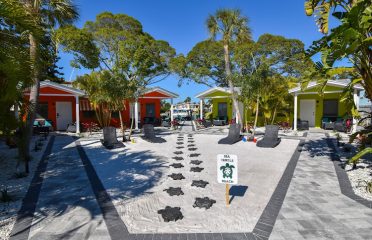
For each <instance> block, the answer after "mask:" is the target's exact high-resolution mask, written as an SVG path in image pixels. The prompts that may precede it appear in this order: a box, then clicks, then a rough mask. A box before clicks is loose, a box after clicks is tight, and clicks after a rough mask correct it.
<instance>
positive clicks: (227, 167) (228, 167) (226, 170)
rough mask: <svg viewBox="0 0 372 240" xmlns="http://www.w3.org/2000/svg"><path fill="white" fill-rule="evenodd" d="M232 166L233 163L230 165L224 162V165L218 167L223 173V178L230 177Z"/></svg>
mask: <svg viewBox="0 0 372 240" xmlns="http://www.w3.org/2000/svg"><path fill="white" fill-rule="evenodd" d="M233 168H235V167H234V165H230V164H228V163H226V164H225V166H222V167H220V170H221V171H222V174H223V178H230V179H232V175H233Z"/></svg>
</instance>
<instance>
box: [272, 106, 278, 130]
mask: <svg viewBox="0 0 372 240" xmlns="http://www.w3.org/2000/svg"><path fill="white" fill-rule="evenodd" d="M277 107H278V106H277V105H275V108H274V113H273V117H272V119H271V125H273V124H274V120H275V118H276V109H277Z"/></svg>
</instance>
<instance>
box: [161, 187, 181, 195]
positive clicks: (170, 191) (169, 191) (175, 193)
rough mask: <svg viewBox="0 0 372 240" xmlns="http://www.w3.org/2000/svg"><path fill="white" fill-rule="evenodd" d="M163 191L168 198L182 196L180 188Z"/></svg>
mask: <svg viewBox="0 0 372 240" xmlns="http://www.w3.org/2000/svg"><path fill="white" fill-rule="evenodd" d="M164 191H166V192H167V193H168V194H169V195H170V196H175V195H177V196H179V195H183V192H182V190H181V188H180V187H176V188H174V187H170V188H168V189H164Z"/></svg>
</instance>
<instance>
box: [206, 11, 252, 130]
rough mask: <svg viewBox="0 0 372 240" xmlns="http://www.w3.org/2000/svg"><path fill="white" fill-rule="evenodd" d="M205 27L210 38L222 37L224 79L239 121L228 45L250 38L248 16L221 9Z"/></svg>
mask: <svg viewBox="0 0 372 240" xmlns="http://www.w3.org/2000/svg"><path fill="white" fill-rule="evenodd" d="M207 27H208V30H209V33H210V35H211V38H212V39H216V38H217V36H218V35H220V36H221V38H222V43H223V49H224V59H225V73H226V80H227V83H228V86H229V89H230V91H231V96H232V101H233V105H234V109H235V112H236V113H237V115H238V120H239V123H240V124H241V125H242V123H243V120H242V116H241V113H240V110H239V105H238V100H237V95H236V92H235V90H234V83H233V79H232V71H231V63H230V47H231V45H232V43H234V42H243V41H248V40H251V30H250V28H249V27H248V18H247V17H244V16H242V15H241V12H240V10H238V9H234V10H231V9H221V10H218V11H217V12H216V13H215V14H214V15H211V16H209V17H208V19H207Z"/></svg>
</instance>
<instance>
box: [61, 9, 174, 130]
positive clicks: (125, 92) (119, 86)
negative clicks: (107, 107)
mask: <svg viewBox="0 0 372 240" xmlns="http://www.w3.org/2000/svg"><path fill="white" fill-rule="evenodd" d="M58 37H59V39H60V43H61V46H62V47H63V48H64V50H65V51H68V52H70V53H72V54H73V55H74V60H73V62H72V65H73V66H75V67H85V68H99V69H100V70H106V71H108V72H110V74H111V76H112V77H111V81H114V82H116V88H115V89H114V90H113V91H111V94H112V96H115V97H114V98H113V99H112V100H113V101H115V104H114V106H115V111H121V110H124V108H125V104H124V101H129V100H133V99H136V98H138V97H139V96H141V95H142V94H143V92H144V91H145V89H146V87H147V86H148V85H151V84H154V83H156V82H159V81H161V80H163V79H164V78H165V77H167V76H168V75H169V74H170V67H169V65H170V61H171V59H172V58H173V57H174V55H175V50H174V49H173V48H172V47H171V46H170V45H169V44H168V43H167V42H165V41H162V40H156V39H154V38H153V37H152V36H151V35H150V34H148V33H146V32H144V31H143V28H142V25H141V23H140V22H139V21H138V20H136V19H135V18H133V17H130V16H128V15H125V14H112V13H110V12H104V13H101V14H99V15H97V17H96V20H95V21H89V22H86V24H85V25H84V27H83V28H82V29H78V28H75V27H68V28H63V29H61V30H60V31H59V33H58ZM81 40H84V41H81ZM110 104H113V102H112V103H110ZM119 117H120V122H121V126H122V131H123V133H124V123H123V120H122V116H121V114H119ZM133 120H134V119H133ZM131 126H133V121H132V124H131ZM123 135H124V134H123Z"/></svg>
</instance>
